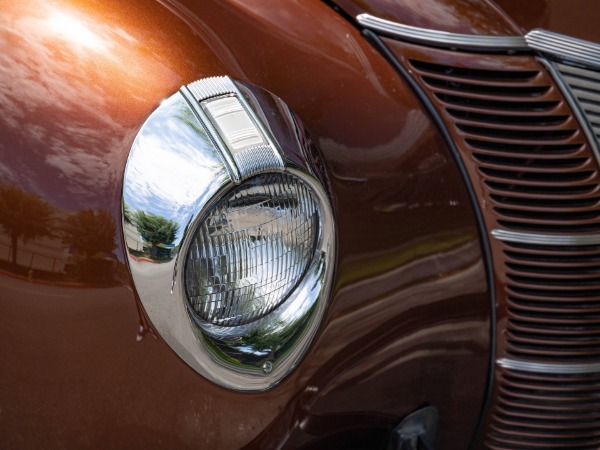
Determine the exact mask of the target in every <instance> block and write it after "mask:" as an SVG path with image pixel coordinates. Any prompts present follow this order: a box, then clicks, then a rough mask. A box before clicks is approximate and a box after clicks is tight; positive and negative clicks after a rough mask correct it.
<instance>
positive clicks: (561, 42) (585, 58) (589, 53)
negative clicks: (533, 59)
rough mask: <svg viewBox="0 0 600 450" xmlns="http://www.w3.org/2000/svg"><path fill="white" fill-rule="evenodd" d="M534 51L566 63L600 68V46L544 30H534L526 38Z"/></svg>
mask: <svg viewBox="0 0 600 450" xmlns="http://www.w3.org/2000/svg"><path fill="white" fill-rule="evenodd" d="M525 39H526V41H527V44H528V45H529V47H530V48H531V49H533V50H537V51H539V52H542V53H547V54H550V55H554V56H558V57H560V58H561V59H564V60H565V61H571V62H577V63H581V64H585V65H589V66H593V67H600V45H598V44H596V43H593V42H589V41H584V40H582V39H577V38H574V37H570V36H564V35H562V34H558V33H553V32H552V31H546V30H542V29H536V30H532V31H530V32H529V33H527V35H526V36H525Z"/></svg>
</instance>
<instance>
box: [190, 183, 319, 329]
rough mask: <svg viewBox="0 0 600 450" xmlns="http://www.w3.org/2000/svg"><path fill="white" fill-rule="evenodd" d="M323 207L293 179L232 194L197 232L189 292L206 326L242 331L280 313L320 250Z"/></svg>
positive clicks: (240, 188)
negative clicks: (281, 307) (278, 310)
mask: <svg viewBox="0 0 600 450" xmlns="http://www.w3.org/2000/svg"><path fill="white" fill-rule="evenodd" d="M320 226H321V220H320V212H319V203H318V200H317V199H316V196H315V194H314V192H313V191H312V189H311V188H310V187H309V186H308V185H307V184H306V183H304V182H303V181H302V180H300V179H299V178H297V177H295V176H293V175H290V174H287V173H268V174H262V175H258V176H256V177H254V178H251V179H249V180H247V181H246V182H244V183H243V184H241V185H239V186H237V187H235V188H234V189H233V190H231V191H230V192H228V193H227V194H226V195H225V196H224V197H223V198H221V200H220V201H218V203H217V204H215V205H214V206H213V207H212V208H211V210H210V211H209V212H208V214H207V215H206V217H205V218H204V220H203V221H202V223H201V224H200V225H199V226H198V228H197V230H196V232H195V234H194V236H193V238H192V240H191V245H190V247H189V249H188V252H187V256H186V267H185V287H186V292H187V299H188V302H189V305H190V307H191V309H192V310H193V312H194V313H195V315H196V316H197V317H198V318H200V319H201V321H205V322H208V323H210V324H213V325H218V326H238V325H244V324H247V323H249V322H252V321H255V320H257V319H259V318H260V317H262V316H265V315H266V314H269V313H270V312H271V311H273V310H274V309H275V308H277V306H279V305H280V304H281V303H282V302H283V301H284V300H285V299H286V297H287V296H288V294H289V293H290V291H292V289H293V288H294V287H295V286H296V285H297V284H298V282H299V281H300V280H301V279H302V277H303V275H304V273H305V271H306V269H307V267H308V265H309V263H310V262H311V261H312V259H313V256H314V254H315V251H316V249H317V242H318V237H319V233H320Z"/></svg>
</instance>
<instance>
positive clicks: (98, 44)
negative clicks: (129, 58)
mask: <svg viewBox="0 0 600 450" xmlns="http://www.w3.org/2000/svg"><path fill="white" fill-rule="evenodd" d="M48 24H49V28H50V29H52V30H53V31H55V32H56V33H57V34H58V36H60V37H62V38H63V39H65V40H67V41H69V42H70V43H71V44H74V45H75V46H78V47H83V48H85V49H90V50H94V51H98V52H100V51H106V50H107V49H108V45H107V44H106V42H105V41H104V40H103V39H101V38H100V37H99V36H98V35H96V34H95V33H93V32H92V31H90V29H89V28H88V27H87V26H85V25H84V24H83V23H82V22H81V21H80V20H78V19H77V18H75V17H73V16H70V15H67V14H64V13H61V12H56V13H54V14H53V15H52V16H50V17H49V18H48Z"/></svg>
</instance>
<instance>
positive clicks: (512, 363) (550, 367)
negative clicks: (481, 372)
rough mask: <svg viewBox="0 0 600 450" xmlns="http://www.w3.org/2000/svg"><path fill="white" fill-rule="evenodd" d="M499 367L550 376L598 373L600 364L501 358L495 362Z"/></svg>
mask: <svg viewBox="0 0 600 450" xmlns="http://www.w3.org/2000/svg"><path fill="white" fill-rule="evenodd" d="M496 362H497V364H498V365H499V366H500V367H503V368H505V369H510V370H519V371H521V372H533V373H551V374H580V373H597V372H600V363H591V364H548V363H534V362H526V361H516V360H514V359H508V358H502V359H499V360H498V361H496Z"/></svg>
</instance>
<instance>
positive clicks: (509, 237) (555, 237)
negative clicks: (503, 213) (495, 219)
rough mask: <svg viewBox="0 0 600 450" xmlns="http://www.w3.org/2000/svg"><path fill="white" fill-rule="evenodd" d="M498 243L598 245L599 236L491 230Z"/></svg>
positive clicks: (599, 242)
mask: <svg viewBox="0 0 600 450" xmlns="http://www.w3.org/2000/svg"><path fill="white" fill-rule="evenodd" d="M492 236H494V237H495V238H496V239H498V240H500V241H505V242H518V243H521V244H543V245H598V244H600V234H534V233H521V232H518V231H507V230H498V229H496V230H492Z"/></svg>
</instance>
